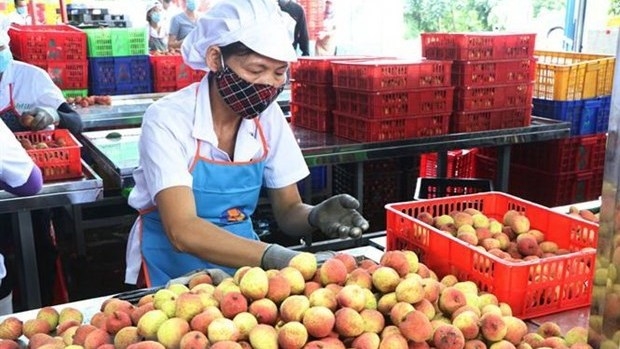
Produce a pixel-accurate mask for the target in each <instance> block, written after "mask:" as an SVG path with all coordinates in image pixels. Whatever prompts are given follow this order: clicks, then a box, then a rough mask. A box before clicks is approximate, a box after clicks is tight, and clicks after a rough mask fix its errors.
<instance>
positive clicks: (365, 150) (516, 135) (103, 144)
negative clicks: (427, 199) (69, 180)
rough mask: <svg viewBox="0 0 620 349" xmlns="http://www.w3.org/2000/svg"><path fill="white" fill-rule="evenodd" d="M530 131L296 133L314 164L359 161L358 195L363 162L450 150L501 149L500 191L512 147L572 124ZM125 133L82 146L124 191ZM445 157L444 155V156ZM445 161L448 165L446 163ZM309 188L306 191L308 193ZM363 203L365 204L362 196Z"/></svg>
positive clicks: (558, 134) (134, 133)
mask: <svg viewBox="0 0 620 349" xmlns="http://www.w3.org/2000/svg"><path fill="white" fill-rule="evenodd" d="M532 120H533V121H532V124H531V125H530V126H527V127H519V128H510V129H500V130H491V131H483V132H472V133H455V134H448V135H441V136H434V137H424V138H413V139H403V140H398V141H389V142H365V143H364V142H356V141H352V140H348V139H344V138H339V137H336V136H334V135H333V134H326V133H320V132H315V131H311V130H307V129H304V128H299V127H297V128H295V127H293V132H294V133H295V136H296V137H297V141H298V142H299V145H300V146H301V149H302V152H303V154H304V157H305V159H306V162H307V163H308V165H309V166H320V165H328V164H341V163H357V164H358V173H359V174H360V175H359V176H357V177H358V178H357V180H358V190H357V192H358V193H361V192H363V190H359V189H361V185H362V183H363V177H362V173H363V169H362V168H363V162H364V161H371V160H380V159H390V158H397V157H403V156H410V155H414V154H422V153H428V152H439V153H440V154H442V153H443V155H445V154H446V152H447V151H448V150H451V149H461V148H472V147H487V146H499V147H500V149H501V151H500V153H499V157H498V158H499V161H498V171H497V173H498V178H497V179H496V186H495V187H496V188H497V189H498V190H500V191H507V189H508V170H509V166H510V147H511V145H513V144H518V143H527V142H538V141H546V140H552V139H558V138H563V137H568V136H569V133H570V124H569V123H567V122H562V121H557V120H551V119H546V118H540V117H533V118H532ZM114 131H115V132H119V133H120V134H121V138H119V139H113V140H110V139H107V138H106V135H107V134H108V133H109V132H110V131H91V132H84V133H83V137H84V140H83V143H84V146H85V147H86V149H87V151H89V152H90V153H91V155H92V156H93V159H94V161H95V162H96V163H97V165H98V168H99V169H102V170H103V171H105V172H106V174H107V175H108V176H109V177H111V178H113V182H115V183H114V184H115V185H118V186H120V187H121V188H122V187H125V186H129V185H132V184H133V179H132V178H131V172H132V170H133V169H134V168H135V167H137V166H138V160H139V159H138V154H137V149H138V147H137V142H138V139H139V136H140V129H139V128H131V129H121V130H114ZM440 158H441V157H440ZM439 162H440V163H439V164H438V166H439V168H438V171H437V172H438V173H440V174H441V173H445V168H446V165H445V163H446V160H445V157H444V159H443V161H441V159H440V161H439ZM442 162H443V164H442ZM309 192H310V190H307V191H305V193H306V195H309V194H310V193H309ZM360 201H363V200H361V198H360Z"/></svg>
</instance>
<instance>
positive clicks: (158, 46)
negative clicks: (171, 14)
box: [146, 0, 168, 52]
mask: <svg viewBox="0 0 620 349" xmlns="http://www.w3.org/2000/svg"><path fill="white" fill-rule="evenodd" d="M162 12H163V7H162V5H161V3H160V2H159V1H158V0H155V1H152V2H149V4H148V5H147V6H146V21H147V22H148V23H149V51H151V52H153V51H155V52H167V51H168V29H167V27H165V26H162Z"/></svg>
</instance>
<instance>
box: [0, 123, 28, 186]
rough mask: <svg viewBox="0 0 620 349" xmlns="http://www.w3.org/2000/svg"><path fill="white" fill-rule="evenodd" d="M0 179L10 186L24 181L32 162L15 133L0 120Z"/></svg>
mask: <svg viewBox="0 0 620 349" xmlns="http://www.w3.org/2000/svg"><path fill="white" fill-rule="evenodd" d="M0 143H1V144H2V146H1V147H0V180H2V181H3V182H5V183H6V184H8V185H10V186H11V187H19V186H21V185H23V184H24V183H26V181H27V180H28V177H30V172H32V168H33V167H34V162H33V161H32V159H31V158H30V155H28V153H26V150H25V149H24V148H23V147H22V145H21V144H20V143H19V141H17V138H15V135H14V134H13V132H11V130H9V128H8V127H7V126H6V125H5V124H4V122H2V121H0Z"/></svg>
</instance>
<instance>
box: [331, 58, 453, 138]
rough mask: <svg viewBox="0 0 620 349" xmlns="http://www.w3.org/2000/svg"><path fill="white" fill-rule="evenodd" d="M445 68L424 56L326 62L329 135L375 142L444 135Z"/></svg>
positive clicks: (448, 98)
mask: <svg viewBox="0 0 620 349" xmlns="http://www.w3.org/2000/svg"><path fill="white" fill-rule="evenodd" d="M451 66H452V62H451V61H445V60H425V59H423V60H405V59H390V58H386V59H381V58H378V59H373V60H350V61H334V62H332V70H333V86H334V91H335V93H336V106H335V110H334V112H333V114H334V135H335V136H338V137H342V138H347V139H351V140H354V141H360V142H376V141H392V140H403V139H408V138H419V137H428V136H437V135H442V134H447V133H448V128H449V125H450V115H451V114H452V99H453V95H454V87H453V86H452V84H451V80H450V74H451Z"/></svg>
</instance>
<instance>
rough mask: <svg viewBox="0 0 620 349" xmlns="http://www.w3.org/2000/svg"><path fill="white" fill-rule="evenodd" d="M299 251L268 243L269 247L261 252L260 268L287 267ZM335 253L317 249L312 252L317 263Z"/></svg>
mask: <svg viewBox="0 0 620 349" xmlns="http://www.w3.org/2000/svg"><path fill="white" fill-rule="evenodd" d="M299 253H300V252H299V251H294V250H291V249H289V248H286V247H282V246H280V245H277V244H271V245H269V247H267V249H266V250H265V252H263V258H262V260H261V268H263V269H265V270H269V269H282V268H286V267H288V265H289V262H290V261H291V259H292V258H293V257H295V256H296V255H298V254H299ZM335 255H336V252H334V251H319V252H316V253H314V256H315V257H316V262H317V264H318V265H321V264H323V262H325V261H326V260H328V259H330V258H332V257H333V256H335Z"/></svg>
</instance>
